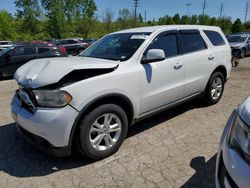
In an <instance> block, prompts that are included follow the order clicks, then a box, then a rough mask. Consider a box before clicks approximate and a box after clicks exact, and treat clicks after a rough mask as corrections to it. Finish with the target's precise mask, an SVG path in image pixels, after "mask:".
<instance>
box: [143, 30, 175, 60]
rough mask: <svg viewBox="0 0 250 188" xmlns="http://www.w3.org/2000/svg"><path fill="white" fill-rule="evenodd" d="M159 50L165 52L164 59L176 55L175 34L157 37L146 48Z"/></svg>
mask: <svg viewBox="0 0 250 188" xmlns="http://www.w3.org/2000/svg"><path fill="white" fill-rule="evenodd" d="M150 49H161V50H163V51H164V52H165V56H166V58H169V57H173V56H176V55H178V46H177V36H176V34H166V35H159V36H157V37H156V38H155V39H154V40H153V41H152V43H151V44H150V45H149V47H148V48H147V50H146V52H147V51H148V50H150Z"/></svg>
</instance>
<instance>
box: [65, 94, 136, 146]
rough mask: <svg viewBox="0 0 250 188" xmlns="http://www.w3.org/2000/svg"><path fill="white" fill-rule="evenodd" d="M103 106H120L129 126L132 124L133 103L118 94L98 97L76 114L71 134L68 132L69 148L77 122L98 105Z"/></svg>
mask: <svg viewBox="0 0 250 188" xmlns="http://www.w3.org/2000/svg"><path fill="white" fill-rule="evenodd" d="M104 104H116V105H118V106H120V107H121V108H122V109H123V110H124V111H125V113H126V114H127V117H128V123H129V125H130V124H131V123H132V121H133V119H134V107H133V103H132V102H131V100H130V99H129V98H128V97H127V96H125V95H123V94H119V93H110V94H105V95H102V96H99V97H97V98H95V99H94V100H92V101H90V102H89V103H88V104H87V105H85V106H84V107H83V108H82V109H81V111H80V112H79V114H78V116H77V118H76V120H75V122H74V124H73V126H72V129H71V132H70V138H69V146H71V147H72V145H73V142H74V138H75V134H76V132H77V127H78V125H79V122H80V121H81V120H82V119H83V118H84V116H85V115H86V114H88V113H89V112H90V111H92V110H93V109H95V108H96V107H98V106H100V105H104Z"/></svg>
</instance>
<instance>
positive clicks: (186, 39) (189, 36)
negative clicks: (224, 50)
mask: <svg viewBox="0 0 250 188" xmlns="http://www.w3.org/2000/svg"><path fill="white" fill-rule="evenodd" d="M181 36H182V50H183V53H190V52H195V51H200V50H204V49H206V48H207V46H206V44H205V42H204V40H203V38H202V37H201V35H200V34H199V33H183V34H181Z"/></svg>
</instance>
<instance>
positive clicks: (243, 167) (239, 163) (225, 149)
mask: <svg viewBox="0 0 250 188" xmlns="http://www.w3.org/2000/svg"><path fill="white" fill-rule="evenodd" d="M249 164H250V97H248V98H247V99H246V100H245V101H244V102H243V103H242V104H241V105H239V106H238V107H237V108H236V109H235V110H234V111H233V113H232V114H231V116H230V118H229V120H228V122H227V124H226V127H225V129H224V132H223V135H222V138H221V142H220V147H219V151H218V154H217V163H216V176H215V179H216V187H217V188H223V187H226V188H228V187H240V188H249V187H250V165H249Z"/></svg>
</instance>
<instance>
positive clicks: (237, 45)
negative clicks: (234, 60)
mask: <svg viewBox="0 0 250 188" xmlns="http://www.w3.org/2000/svg"><path fill="white" fill-rule="evenodd" d="M243 44H244V43H243V42H230V43H229V45H230V46H231V47H233V48H235V47H239V46H241V45H243Z"/></svg>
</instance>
